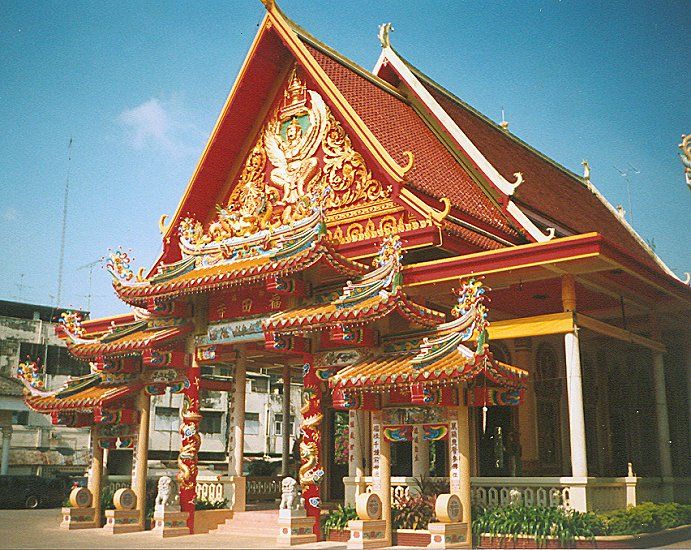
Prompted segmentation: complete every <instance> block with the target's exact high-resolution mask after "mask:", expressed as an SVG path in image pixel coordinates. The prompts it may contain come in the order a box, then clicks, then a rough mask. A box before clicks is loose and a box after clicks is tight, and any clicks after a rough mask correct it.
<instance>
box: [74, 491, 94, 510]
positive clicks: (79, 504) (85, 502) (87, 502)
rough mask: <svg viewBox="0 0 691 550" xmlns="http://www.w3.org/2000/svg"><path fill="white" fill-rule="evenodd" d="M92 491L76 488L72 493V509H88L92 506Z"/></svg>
mask: <svg viewBox="0 0 691 550" xmlns="http://www.w3.org/2000/svg"><path fill="white" fill-rule="evenodd" d="M91 501H92V498H91V491H89V489H87V488H86V487H75V488H74V489H72V491H70V506H72V508H88V507H89V506H91Z"/></svg>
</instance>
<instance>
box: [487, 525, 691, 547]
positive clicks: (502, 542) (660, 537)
mask: <svg viewBox="0 0 691 550" xmlns="http://www.w3.org/2000/svg"><path fill="white" fill-rule="evenodd" d="M689 539H691V525H682V526H681V527H674V528H672V529H664V530H662V531H657V532H655V533H641V534H638V535H609V536H597V537H595V540H589V539H584V538H578V539H576V540H575V541H574V542H573V543H571V544H569V545H566V546H562V545H561V543H560V542H559V540H557V539H555V538H549V539H547V540H546V541H544V543H543V544H541V545H538V543H537V541H536V540H535V538H533V537H528V536H525V535H518V536H517V537H516V538H515V539H514V537H513V536H511V535H509V536H503V537H502V536H492V535H489V534H486V533H485V534H483V535H482V536H481V538H480V544H479V545H478V547H479V548H658V547H660V546H664V545H667V544H672V543H675V542H681V541H684V540H689Z"/></svg>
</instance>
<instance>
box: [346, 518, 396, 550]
mask: <svg viewBox="0 0 691 550" xmlns="http://www.w3.org/2000/svg"><path fill="white" fill-rule="evenodd" d="M348 529H349V530H350V538H349V539H348V548H357V549H362V548H384V547H386V546H391V541H389V540H387V539H386V521H385V520H383V519H355V520H351V521H349V522H348Z"/></svg>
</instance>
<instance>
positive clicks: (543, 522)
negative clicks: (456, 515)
mask: <svg viewBox="0 0 691 550" xmlns="http://www.w3.org/2000/svg"><path fill="white" fill-rule="evenodd" d="M604 530H605V526H604V522H603V521H602V519H600V518H599V517H598V516H597V515H595V514H593V513H590V512H588V513H583V512H577V511H575V510H564V509H563V508H541V507H538V506H506V507H498V508H492V509H489V510H485V509H482V508H478V509H477V510H476V512H475V515H474V516H473V533H474V534H475V535H477V536H479V535H480V534H481V533H488V534H490V535H493V536H502V535H504V536H506V535H508V536H513V538H514V539H516V538H517V537H518V535H527V536H530V537H533V538H534V539H535V541H536V542H537V544H538V545H540V546H541V545H543V544H544V543H545V541H546V540H547V538H548V537H555V538H557V539H559V542H560V543H561V545H562V546H563V545H568V544H572V543H573V542H574V541H575V539H576V538H577V537H584V538H587V539H593V538H594V537H595V535H600V534H603V532H604Z"/></svg>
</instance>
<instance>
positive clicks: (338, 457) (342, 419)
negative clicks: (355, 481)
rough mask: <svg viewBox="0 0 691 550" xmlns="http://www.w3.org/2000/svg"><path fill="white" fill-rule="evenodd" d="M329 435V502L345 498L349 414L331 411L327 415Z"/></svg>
mask: <svg viewBox="0 0 691 550" xmlns="http://www.w3.org/2000/svg"><path fill="white" fill-rule="evenodd" d="M326 425H327V426H328V433H329V434H330V435H331V437H329V438H327V441H326V445H327V449H326V456H325V461H326V468H327V472H328V480H329V482H328V495H326V498H327V499H328V500H332V501H337V500H343V499H344V498H345V486H344V485H343V478H344V477H348V413H347V412H344V411H334V410H330V411H329V413H328V415H327V424H326Z"/></svg>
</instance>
